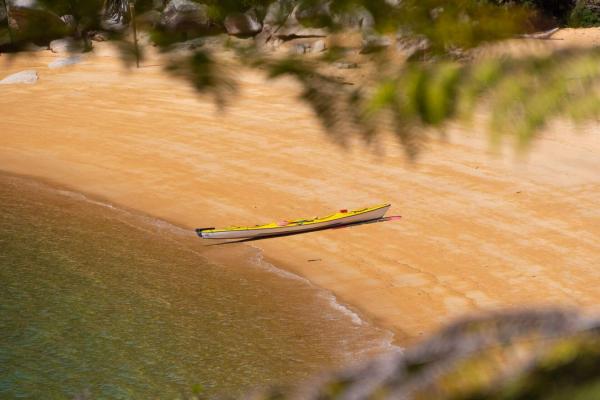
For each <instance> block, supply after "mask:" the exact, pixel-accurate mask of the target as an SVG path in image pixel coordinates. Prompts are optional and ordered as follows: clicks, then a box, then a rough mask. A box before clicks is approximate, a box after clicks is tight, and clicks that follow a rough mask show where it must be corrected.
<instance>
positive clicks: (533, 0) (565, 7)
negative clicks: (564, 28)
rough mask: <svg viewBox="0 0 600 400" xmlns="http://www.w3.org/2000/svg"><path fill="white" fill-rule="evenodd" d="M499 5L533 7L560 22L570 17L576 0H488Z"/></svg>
mask: <svg viewBox="0 0 600 400" xmlns="http://www.w3.org/2000/svg"><path fill="white" fill-rule="evenodd" d="M487 1H490V2H493V3H494V4H497V5H503V6H511V5H520V6H524V7H528V8H531V9H535V10H538V11H539V12H541V13H543V14H544V15H547V16H552V17H554V18H556V20H557V21H559V22H560V23H565V22H567V21H568V19H569V15H570V13H571V10H573V7H574V6H575V2H576V0H487Z"/></svg>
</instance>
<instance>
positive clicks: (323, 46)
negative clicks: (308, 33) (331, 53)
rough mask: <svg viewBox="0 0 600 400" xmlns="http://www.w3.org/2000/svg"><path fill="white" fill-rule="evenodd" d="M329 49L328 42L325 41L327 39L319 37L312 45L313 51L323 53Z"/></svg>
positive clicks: (311, 49)
mask: <svg viewBox="0 0 600 400" xmlns="http://www.w3.org/2000/svg"><path fill="white" fill-rule="evenodd" d="M325 50H327V43H325V39H319V40H317V41H316V42H314V43H313V44H312V46H310V51H311V52H313V53H321V52H323V51H325Z"/></svg>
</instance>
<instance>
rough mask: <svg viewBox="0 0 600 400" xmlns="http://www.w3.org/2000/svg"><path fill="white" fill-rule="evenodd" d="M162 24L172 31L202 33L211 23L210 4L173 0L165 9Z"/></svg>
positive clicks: (188, 0)
mask: <svg viewBox="0 0 600 400" xmlns="http://www.w3.org/2000/svg"><path fill="white" fill-rule="evenodd" d="M160 24H161V25H162V26H164V27H165V28H166V29H167V30H168V31H171V32H186V33H189V34H194V33H198V34H200V33H202V32H205V31H207V30H208V29H209V28H210V25H211V21H210V18H209V16H208V6H207V5H205V4H198V3H196V2H193V1H191V0H171V1H169V3H168V4H167V6H166V7H165V9H164V11H163V14H162V16H161V19H160Z"/></svg>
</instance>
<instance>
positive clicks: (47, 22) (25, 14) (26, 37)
mask: <svg viewBox="0 0 600 400" xmlns="http://www.w3.org/2000/svg"><path fill="white" fill-rule="evenodd" d="M8 23H9V25H10V28H11V33H12V36H13V37H12V38H13V40H15V41H18V42H25V41H33V42H44V43H48V42H49V41H50V40H52V39H55V38H58V37H62V36H64V35H66V34H68V33H69V31H70V29H69V26H68V25H67V24H66V23H65V22H64V21H63V20H61V18H60V17H59V16H58V15H56V14H55V13H53V12H51V11H49V10H47V9H45V8H43V7H42V6H40V5H39V4H38V3H37V2H35V1H33V0H15V1H13V2H12V3H10V2H9V18H8Z"/></svg>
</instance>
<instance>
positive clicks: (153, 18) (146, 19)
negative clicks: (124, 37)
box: [135, 10, 162, 28]
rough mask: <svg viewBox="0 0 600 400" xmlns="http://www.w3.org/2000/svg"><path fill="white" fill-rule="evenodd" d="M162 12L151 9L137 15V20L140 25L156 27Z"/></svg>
mask: <svg viewBox="0 0 600 400" xmlns="http://www.w3.org/2000/svg"><path fill="white" fill-rule="evenodd" d="M161 17H162V14H161V13H160V11H156V10H149V11H146V12H145V13H142V14H140V15H138V16H137V17H136V19H135V20H136V22H137V23H138V26H140V27H144V26H145V27H149V28H155V27H157V26H158V25H159V24H160V21H161Z"/></svg>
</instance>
